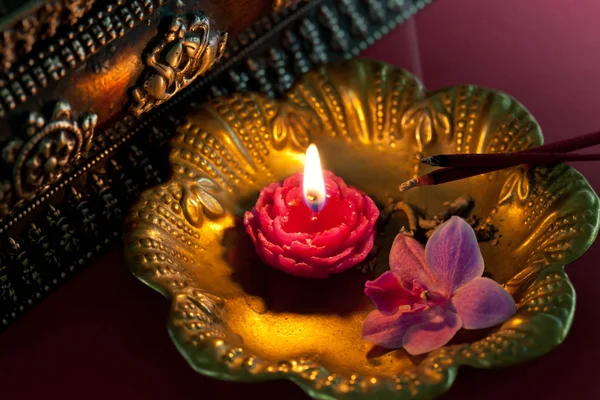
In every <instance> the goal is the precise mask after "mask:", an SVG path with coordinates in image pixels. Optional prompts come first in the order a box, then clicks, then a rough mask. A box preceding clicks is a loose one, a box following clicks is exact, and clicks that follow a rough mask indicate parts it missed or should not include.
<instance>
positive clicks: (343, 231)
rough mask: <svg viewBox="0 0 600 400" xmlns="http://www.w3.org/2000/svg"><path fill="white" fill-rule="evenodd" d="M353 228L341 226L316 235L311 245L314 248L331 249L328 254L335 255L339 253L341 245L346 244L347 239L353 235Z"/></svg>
mask: <svg viewBox="0 0 600 400" xmlns="http://www.w3.org/2000/svg"><path fill="white" fill-rule="evenodd" d="M352 228H353V226H349V225H346V224H340V225H338V226H336V227H335V228H331V229H328V230H326V231H324V232H319V233H317V234H315V235H314V237H313V238H312V240H311V243H312V244H313V245H314V246H326V247H328V248H329V251H328V252H327V254H329V255H331V254H335V253H337V252H339V247H340V245H341V244H343V243H344V242H346V240H347V238H348V237H349V236H350V234H351V233H352Z"/></svg>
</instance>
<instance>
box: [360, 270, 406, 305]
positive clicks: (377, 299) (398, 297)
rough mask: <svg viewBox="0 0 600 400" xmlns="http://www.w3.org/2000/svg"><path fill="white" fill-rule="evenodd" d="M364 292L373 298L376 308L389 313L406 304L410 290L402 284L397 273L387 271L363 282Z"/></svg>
mask: <svg viewBox="0 0 600 400" xmlns="http://www.w3.org/2000/svg"><path fill="white" fill-rule="evenodd" d="M365 294H366V295H367V296H369V297H370V298H371V300H373V303H375V306H377V310H379V311H381V313H382V314H385V315H389V314H394V313H395V312H396V311H398V308H399V307H400V306H403V305H408V299H409V298H410V295H411V292H409V291H408V290H406V289H405V288H404V287H403V286H402V281H401V280H400V278H399V277H398V275H397V273H394V272H392V271H387V272H385V273H383V274H382V275H381V276H380V277H379V278H377V279H375V280H374V281H367V282H366V283H365Z"/></svg>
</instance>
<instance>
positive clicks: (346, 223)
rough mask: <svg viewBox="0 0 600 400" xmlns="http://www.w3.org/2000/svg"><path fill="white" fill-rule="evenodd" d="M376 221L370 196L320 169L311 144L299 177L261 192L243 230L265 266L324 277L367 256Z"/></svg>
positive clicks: (298, 274) (303, 275)
mask: <svg viewBox="0 0 600 400" xmlns="http://www.w3.org/2000/svg"><path fill="white" fill-rule="evenodd" d="M378 217H379V209H378V208H377V206H376V205H375V203H374V202H373V200H371V198H370V197H368V196H367V195H365V194H364V193H362V192H361V191H359V190H358V189H356V188H353V187H351V186H348V185H346V183H345V182H344V180H343V179H342V178H340V177H338V176H336V175H334V174H333V173H332V172H330V171H322V170H321V163H320V159H319V153H318V150H317V147H316V146H315V145H311V146H309V148H308V150H307V152H306V162H305V167H304V172H303V173H301V172H299V173H297V174H295V175H292V176H291V177H289V178H287V179H286V180H284V181H283V182H281V183H280V182H276V183H272V184H270V185H269V186H267V187H265V188H263V189H262V190H261V191H260V195H259V197H258V201H257V202H256V205H255V206H254V207H253V209H252V210H251V211H248V212H247V213H246V214H245V216H244V225H245V226H246V231H247V232H248V234H249V235H250V237H251V239H252V242H253V243H254V246H255V248H256V251H257V253H258V255H259V256H260V257H261V259H262V260H263V261H264V262H265V263H266V264H268V265H270V266H271V267H274V268H277V269H280V270H282V271H284V272H287V273H290V274H292V275H297V276H302V277H306V278H327V277H328V276H329V275H330V274H337V273H340V272H342V271H345V270H347V269H349V268H351V267H353V266H355V265H356V264H358V263H360V262H361V261H363V260H364V259H365V258H366V257H367V255H368V254H369V252H370V251H371V249H372V248H373V241H374V237H375V223H376V222H377V218H378Z"/></svg>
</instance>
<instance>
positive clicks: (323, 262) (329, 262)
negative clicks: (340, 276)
mask: <svg viewBox="0 0 600 400" xmlns="http://www.w3.org/2000/svg"><path fill="white" fill-rule="evenodd" d="M354 251H355V250H354V247H346V248H345V249H342V251H341V252H339V253H337V254H335V255H333V256H330V257H308V258H307V259H306V262H307V263H310V264H311V265H315V266H318V267H329V268H335V267H336V266H338V264H339V263H340V262H341V261H342V260H343V259H344V258H346V257H348V256H349V255H350V254H352V253H354Z"/></svg>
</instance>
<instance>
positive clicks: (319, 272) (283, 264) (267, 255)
mask: <svg viewBox="0 0 600 400" xmlns="http://www.w3.org/2000/svg"><path fill="white" fill-rule="evenodd" d="M257 252H258V255H259V256H261V258H262V259H263V261H264V262H265V263H267V264H269V265H271V266H273V267H275V268H277V269H279V270H281V271H283V272H287V273H288V274H292V275H296V276H300V277H303V278H315V279H324V278H327V277H328V276H329V274H328V273H327V270H323V269H320V268H315V267H313V266H312V265H308V264H306V263H303V262H297V261H296V260H293V259H291V258H288V257H285V256H282V255H277V254H273V253H272V252H271V251H269V250H268V249H266V248H264V247H260V248H257Z"/></svg>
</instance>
